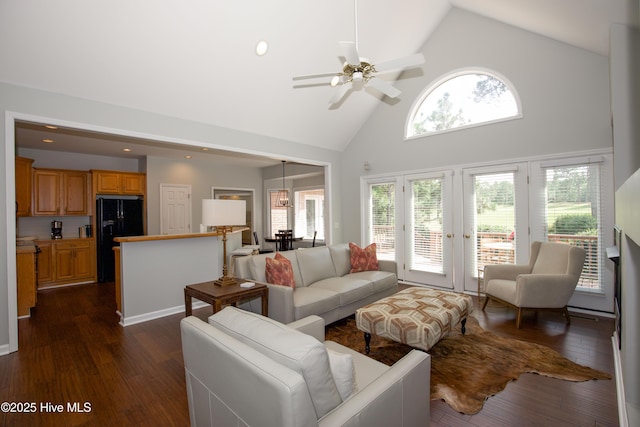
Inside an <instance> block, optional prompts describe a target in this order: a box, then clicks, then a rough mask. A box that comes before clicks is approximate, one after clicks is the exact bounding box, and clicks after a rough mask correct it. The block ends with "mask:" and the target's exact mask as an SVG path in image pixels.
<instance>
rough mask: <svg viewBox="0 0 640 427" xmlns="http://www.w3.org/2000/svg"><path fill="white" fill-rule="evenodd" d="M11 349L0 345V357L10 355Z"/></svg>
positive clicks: (6, 345) (7, 345)
mask: <svg viewBox="0 0 640 427" xmlns="http://www.w3.org/2000/svg"><path fill="white" fill-rule="evenodd" d="M10 350H11V349H10V348H9V344H5V345H0V356H6V355H7V354H9V353H11V351H10Z"/></svg>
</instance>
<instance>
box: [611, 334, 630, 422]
mask: <svg viewBox="0 0 640 427" xmlns="http://www.w3.org/2000/svg"><path fill="white" fill-rule="evenodd" d="M611 345H612V346H613V366H614V371H615V377H616V396H617V399H618V421H619V422H618V424H619V425H620V427H628V426H629V419H628V418H627V400H626V398H625V395H624V383H623V381H622V359H621V357H620V346H619V345H618V335H617V334H616V333H614V334H613V336H612V337H611Z"/></svg>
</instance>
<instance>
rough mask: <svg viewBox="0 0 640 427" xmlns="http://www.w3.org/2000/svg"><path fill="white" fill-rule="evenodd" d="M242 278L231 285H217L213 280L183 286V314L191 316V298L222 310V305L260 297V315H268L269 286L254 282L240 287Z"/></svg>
mask: <svg viewBox="0 0 640 427" xmlns="http://www.w3.org/2000/svg"><path fill="white" fill-rule="evenodd" d="M242 282H243V280H242V279H238V284H236V285H232V286H218V285H215V284H214V283H213V282H203V283H196V284H194V285H187V286H185V288H184V307H185V310H184V311H185V315H186V316H191V314H192V307H191V298H196V299H199V300H200V301H204V302H206V303H209V304H211V307H213V312H214V313H216V312H218V311H220V310H222V307H223V306H224V305H236V304H238V303H239V302H243V301H247V300H250V299H253V298H257V297H261V299H262V315H263V316H268V315H269V313H268V307H269V288H268V287H267V285H265V284H264V283H256V284H255V285H254V286H252V287H250V288H243V287H240V283H242Z"/></svg>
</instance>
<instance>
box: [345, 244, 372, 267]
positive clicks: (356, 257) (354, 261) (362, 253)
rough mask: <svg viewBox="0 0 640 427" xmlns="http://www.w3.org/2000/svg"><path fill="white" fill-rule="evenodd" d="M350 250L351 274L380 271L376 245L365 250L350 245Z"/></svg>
mask: <svg viewBox="0 0 640 427" xmlns="http://www.w3.org/2000/svg"><path fill="white" fill-rule="evenodd" d="M349 249H350V251H351V271H350V272H351V273H358V272H360V271H371V270H378V269H379V267H378V256H377V254H376V244H375V243H372V244H370V245H369V246H367V247H365V248H361V247H360V246H358V245H356V244H355V243H349Z"/></svg>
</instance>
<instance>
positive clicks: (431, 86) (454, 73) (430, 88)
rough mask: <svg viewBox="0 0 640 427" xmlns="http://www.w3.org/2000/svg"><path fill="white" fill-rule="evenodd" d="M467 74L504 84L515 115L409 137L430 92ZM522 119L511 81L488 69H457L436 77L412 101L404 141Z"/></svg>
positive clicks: (519, 102)
mask: <svg viewBox="0 0 640 427" xmlns="http://www.w3.org/2000/svg"><path fill="white" fill-rule="evenodd" d="M467 74H486V75H489V76H493V77H495V78H497V79H499V80H500V81H502V82H503V83H504V84H506V85H507V87H508V88H509V90H510V91H511V94H512V95H513V98H514V99H515V101H516V106H517V109H518V112H517V114H515V115H513V116H509V117H502V118H499V119H495V120H489V121H486V122H481V123H472V124H468V125H464V126H457V127H455V128H451V129H443V130H438V131H433V132H427V133H423V134H420V135H411V136H409V129H410V127H411V126H412V125H413V121H414V119H415V116H416V113H417V110H418V108H420V106H421V105H422V103H423V102H424V101H425V99H427V97H428V96H429V95H430V94H431V92H433V91H434V90H435V89H436V88H437V87H439V86H440V85H441V84H443V83H445V82H447V81H449V80H452V79H455V78H456V77H460V76H464V75H467ZM523 117H524V113H523V112H522V101H521V100H520V94H519V93H518V91H517V90H516V88H515V86H514V85H513V83H511V80H509V79H508V78H506V77H505V76H504V75H502V74H501V73H498V72H497V71H494V70H491V69H489V68H483V67H466V68H459V69H457V70H454V71H451V72H448V73H446V74H443V75H441V76H440V77H438V78H437V79H436V80H434V81H432V82H431V83H430V84H428V85H427V86H426V88H425V89H424V90H423V91H422V92H421V93H420V95H418V96H417V97H416V99H415V101H413V105H411V108H410V109H409V115H408V116H407V119H406V122H405V126H404V140H405V141H411V140H414V139H418V138H424V137H429V136H433V135H440V134H443V133H448V132H455V131H459V130H465V129H470V128H474V127H479V126H486V125H491V124H495V123H501V122H506V121H511V120H517V119H521V118H523Z"/></svg>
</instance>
